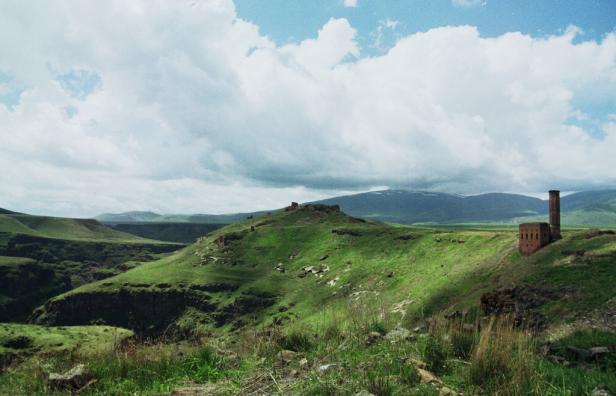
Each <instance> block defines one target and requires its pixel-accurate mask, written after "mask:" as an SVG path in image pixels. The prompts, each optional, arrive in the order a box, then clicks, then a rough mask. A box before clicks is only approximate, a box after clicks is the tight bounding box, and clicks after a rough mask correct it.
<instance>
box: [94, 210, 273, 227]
mask: <svg viewBox="0 0 616 396" xmlns="http://www.w3.org/2000/svg"><path fill="white" fill-rule="evenodd" d="M264 213H265V212H254V213H231V214H222V215H212V214H158V213H154V212H124V213H104V214H101V215H98V216H96V217H95V219H96V220H98V221H100V222H101V223H104V224H110V225H116V224H131V223H137V224H144V223H196V224H230V223H235V222H237V221H241V220H244V219H245V218H246V217H249V216H259V215H262V214H264Z"/></svg>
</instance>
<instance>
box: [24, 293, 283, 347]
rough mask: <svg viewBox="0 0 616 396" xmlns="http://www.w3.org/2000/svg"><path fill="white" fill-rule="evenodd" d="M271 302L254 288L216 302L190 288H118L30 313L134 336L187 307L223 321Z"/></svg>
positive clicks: (43, 320) (159, 329) (165, 324)
mask: <svg viewBox="0 0 616 396" xmlns="http://www.w3.org/2000/svg"><path fill="white" fill-rule="evenodd" d="M162 285H163V286H165V285H164V284H162ZM218 286H220V285H218ZM202 289H207V287H203V288H202ZM275 301H276V298H275V296H273V295H271V294H269V293H263V292H257V291H254V290H253V291H245V292H243V293H241V294H240V295H239V296H237V297H236V298H235V299H234V300H233V302H231V303H229V304H226V305H224V304H219V303H217V302H216V300H215V299H214V298H213V297H212V295H210V294H209V293H207V292H204V291H202V290H198V289H197V288H194V287H193V288H183V289H164V288H163V289H161V288H149V287H148V288H143V289H138V288H121V289H119V290H115V291H109V292H102V291H94V292H81V293H78V294H69V295H67V296H63V297H61V298H56V299H52V300H49V301H48V302H47V303H46V304H45V305H44V307H41V308H39V309H37V310H36V311H35V312H34V313H33V315H32V317H31V322H33V323H36V324H45V325H51V326H74V325H86V324H106V325H112V326H118V327H124V328H128V329H131V330H133V331H134V332H135V333H136V334H137V335H139V336H158V335H161V334H163V333H165V331H166V330H167V329H168V328H169V326H170V325H172V324H173V323H174V322H175V321H176V320H177V319H178V318H179V317H180V316H181V315H182V314H183V313H184V312H185V311H186V310H187V309H188V308H192V309H196V310H198V311H199V312H201V313H204V314H207V315H208V316H210V318H211V321H212V322H213V323H215V324H216V325H217V326H222V325H224V324H227V323H231V322H233V321H236V320H238V319H239V318H240V317H241V316H243V315H246V314H249V313H252V312H255V311H257V310H260V309H263V308H266V307H269V306H271V305H273V304H274V303H275Z"/></svg>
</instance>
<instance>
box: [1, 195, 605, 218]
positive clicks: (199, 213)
mask: <svg viewBox="0 0 616 396" xmlns="http://www.w3.org/2000/svg"><path fill="white" fill-rule="evenodd" d="M386 191H403V192H410V193H426V194H447V195H453V196H459V197H463V198H467V197H473V196H481V195H488V194H508V195H520V196H525V197H529V198H536V199H540V200H542V201H545V202H546V204H547V202H548V198H549V197H548V192H544V193H520V192H499V191H489V192H482V193H478V194H468V195H464V194H458V193H452V192H442V191H428V190H409V189H403V188H398V189H385V190H370V191H361V192H353V193H350V194H347V195H336V196H331V197H326V198H322V199H319V200H314V201H305V202H299V204H300V205H304V204H309V203H312V202H319V201H321V200H328V199H335V198H341V197H348V196H353V195H361V194H367V193H378V192H386ZM603 191H616V189H596V190H584V191H565V192H563V191H559V192H560V197H561V198H563V197H566V196H569V195H573V194H577V193H586V192H603ZM289 203H290V202H287V203H286V204H285V205H281V206H280V207H268V208H260V209H255V210H248V211H241V212H219V213H213V212H190V213H181V212H160V211H156V210H149V209H128V210H125V211H122V212H101V213H95V214H92V215H89V216H81V217H79V216H76V217H72V216H56V215H50V214H49V213H45V212H42V213H35V212H20V211H16V210H12V209H11V208H7V207H2V206H0V209H7V210H11V211H14V212H17V213H22V214H27V215H33V216H51V217H67V218H71V217H72V218H78V219H96V218H97V217H99V216H103V215H122V214H129V213H151V214H155V215H162V216H182V215H191V216H192V215H213V216H225V215H237V214H251V213H257V212H267V211H275V210H280V209H283V208H284V207H286V206H288V204H289Z"/></svg>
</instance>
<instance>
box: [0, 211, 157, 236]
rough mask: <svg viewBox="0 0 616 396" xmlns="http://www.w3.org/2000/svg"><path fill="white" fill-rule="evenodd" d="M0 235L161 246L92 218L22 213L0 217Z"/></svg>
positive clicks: (0, 215) (1, 215)
mask: <svg viewBox="0 0 616 396" xmlns="http://www.w3.org/2000/svg"><path fill="white" fill-rule="evenodd" d="M0 233H10V234H23V235H31V236H37V237H43V238H56V239H64V240H72V241H103V242H124V243H135V242H136V243H147V242H150V243H152V242H157V243H163V242H159V241H153V240H151V239H146V238H141V237H138V236H136V235H132V234H128V233H124V232H120V231H116V230H113V229H111V228H109V227H105V226H104V225H102V224H100V223H99V222H98V221H96V220H92V219H69V218H64V217H49V216H32V215H26V214H0Z"/></svg>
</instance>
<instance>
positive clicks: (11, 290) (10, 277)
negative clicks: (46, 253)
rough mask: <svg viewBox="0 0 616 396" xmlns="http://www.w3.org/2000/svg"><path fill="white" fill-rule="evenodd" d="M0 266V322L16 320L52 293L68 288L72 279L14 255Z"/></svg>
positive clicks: (49, 267)
mask: <svg viewBox="0 0 616 396" xmlns="http://www.w3.org/2000/svg"><path fill="white" fill-rule="evenodd" d="M14 261H15V262H13V263H9V264H8V265H7V264H6V263H5V265H0V286H2V287H1V289H0V322H6V321H19V320H23V319H24V318H26V317H27V316H28V315H29V314H30V313H31V312H32V309H33V308H34V307H36V306H38V305H39V304H42V303H43V302H44V301H45V300H46V299H48V298H49V297H51V296H54V295H58V294H60V293H63V292H65V291H67V290H70V289H71V280H70V278H69V277H67V276H63V275H61V274H58V273H56V272H55V271H54V270H53V268H51V266H49V265H47V264H42V263H38V262H34V261H31V260H28V259H20V258H14Z"/></svg>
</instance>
